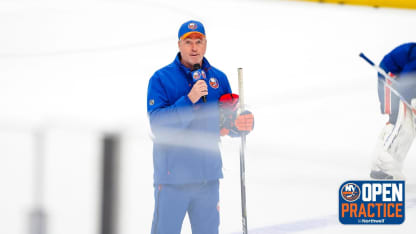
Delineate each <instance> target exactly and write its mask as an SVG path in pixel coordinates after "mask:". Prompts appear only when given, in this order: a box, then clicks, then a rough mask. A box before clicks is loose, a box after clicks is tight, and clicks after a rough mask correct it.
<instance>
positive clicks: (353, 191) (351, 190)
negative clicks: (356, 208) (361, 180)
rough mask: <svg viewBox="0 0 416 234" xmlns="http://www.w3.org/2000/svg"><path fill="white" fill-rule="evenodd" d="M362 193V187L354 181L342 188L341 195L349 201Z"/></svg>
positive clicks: (354, 199)
mask: <svg viewBox="0 0 416 234" xmlns="http://www.w3.org/2000/svg"><path fill="white" fill-rule="evenodd" d="M360 194H361V191H360V187H358V186H357V185H356V184H354V183H348V184H345V185H344V186H343V187H342V188H341V196H342V198H343V199H344V200H345V201H347V202H353V201H356V200H357V199H358V198H359V197H360Z"/></svg>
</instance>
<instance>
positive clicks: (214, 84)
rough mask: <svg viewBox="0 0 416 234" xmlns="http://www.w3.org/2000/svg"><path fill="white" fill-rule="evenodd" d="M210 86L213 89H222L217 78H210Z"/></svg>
mask: <svg viewBox="0 0 416 234" xmlns="http://www.w3.org/2000/svg"><path fill="white" fill-rule="evenodd" d="M209 86H211V87H212V88H213V89H218V87H220V84H219V83H218V80H217V78H214V77H212V78H210V79H209Z"/></svg>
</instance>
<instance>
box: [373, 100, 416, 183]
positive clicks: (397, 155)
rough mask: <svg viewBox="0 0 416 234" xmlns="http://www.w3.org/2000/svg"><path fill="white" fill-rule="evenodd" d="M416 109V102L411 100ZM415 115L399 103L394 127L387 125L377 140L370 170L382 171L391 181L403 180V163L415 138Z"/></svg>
mask: <svg viewBox="0 0 416 234" xmlns="http://www.w3.org/2000/svg"><path fill="white" fill-rule="evenodd" d="M412 106H414V107H416V100H415V99H413V100H412ZM415 121H416V113H415V111H414V108H413V110H412V109H410V108H409V107H407V106H406V105H405V104H404V103H402V102H400V107H399V113H398V117H397V122H396V124H395V125H393V124H391V123H387V125H386V126H384V128H383V130H382V131H381V134H380V136H379V137H378V139H377V145H376V149H375V152H374V156H373V161H372V170H376V171H380V170H381V171H383V172H385V173H387V174H390V175H392V176H393V179H404V175H403V173H402V169H403V161H404V159H405V158H406V155H407V153H408V152H409V149H410V146H411V145H412V142H413V139H414V138H415V136H416V129H415V127H416V123H415Z"/></svg>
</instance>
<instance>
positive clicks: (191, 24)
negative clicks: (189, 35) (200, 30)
mask: <svg viewBox="0 0 416 234" xmlns="http://www.w3.org/2000/svg"><path fill="white" fill-rule="evenodd" d="M197 27H198V26H197V25H196V23H189V24H188V28H189V29H190V30H195V29H196V28H197Z"/></svg>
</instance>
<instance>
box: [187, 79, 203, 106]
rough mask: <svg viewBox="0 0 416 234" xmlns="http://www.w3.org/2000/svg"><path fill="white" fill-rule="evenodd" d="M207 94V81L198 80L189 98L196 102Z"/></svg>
mask: <svg viewBox="0 0 416 234" xmlns="http://www.w3.org/2000/svg"><path fill="white" fill-rule="evenodd" d="M205 95H208V86H207V83H206V82H205V81H204V80H198V81H197V82H196V83H195V84H194V86H193V87H192V89H191V91H190V92H189V93H188V98H189V100H191V102H192V103H194V104H195V103H196V102H197V101H198V100H199V99H200V98H201V97H202V96H205Z"/></svg>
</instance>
